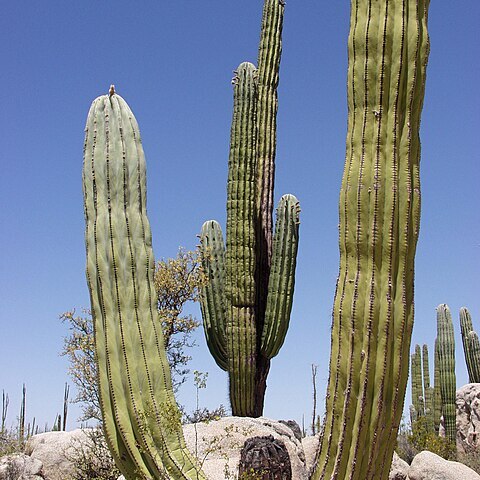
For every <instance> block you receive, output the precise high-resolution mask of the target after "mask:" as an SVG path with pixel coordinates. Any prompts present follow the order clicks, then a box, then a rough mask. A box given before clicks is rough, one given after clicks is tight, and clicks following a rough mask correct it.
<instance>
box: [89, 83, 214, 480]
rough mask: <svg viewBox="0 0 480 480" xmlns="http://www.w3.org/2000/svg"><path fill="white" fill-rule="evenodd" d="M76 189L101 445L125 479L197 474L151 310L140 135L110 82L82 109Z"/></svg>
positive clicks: (153, 307)
mask: <svg viewBox="0 0 480 480" xmlns="http://www.w3.org/2000/svg"><path fill="white" fill-rule="evenodd" d="M83 192H84V207H85V221H86V233H85V240H86V250H87V269H86V273H87V283H88V287H89V290H90V299H91V306H92V315H93V319H94V333H95V350H96V360H97V369H98V381H99V392H100V402H101V409H102V418H103V425H104V430H105V436H106V439H107V443H108V446H109V449H110V451H111V453H112V455H113V457H114V459H115V462H116V464H117V466H118V468H119V470H120V471H121V472H122V473H123V475H124V476H125V478H126V479H127V480H134V479H135V480H136V479H145V480H147V479H153V478H155V479H160V478H165V479H168V478H175V480H179V479H185V480H186V479H194V478H195V479H199V478H200V479H205V476H204V475H203V473H202V472H201V471H200V468H199V467H198V466H197V465H196V463H195V461H194V460H193V458H192V457H191V455H190V454H189V453H188V451H187V449H186V447H185V442H184V439H183V433H182V428H181V425H180V415H179V411H178V408H177V406H176V403H175V399H174V395H173V390H172V386H171V377H170V369H169V365H168V363H167V358H166V353H165V349H164V343H163V334H162V330H161V325H160V321H159V318H158V313H157V308H156V299H155V294H154V286H153V271H154V258H153V252H152V237H151V231H150V225H149V221H148V218H147V215H146V171H145V158H144V154H143V149H142V144H141V140H140V132H139V129H138V125H137V122H136V120H135V117H134V115H133V113H132V111H131V110H130V108H129V107H128V105H127V104H126V102H125V101H124V100H123V99H122V98H121V97H120V96H118V95H117V94H116V93H115V90H114V88H113V87H111V89H110V93H109V95H105V96H101V97H99V98H97V99H96V100H94V102H93V104H92V106H91V108H90V111H89V114H88V118H87V124H86V135H85V146H84V162H83Z"/></svg>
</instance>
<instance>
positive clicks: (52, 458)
mask: <svg viewBox="0 0 480 480" xmlns="http://www.w3.org/2000/svg"><path fill="white" fill-rule="evenodd" d="M88 444H89V436H88V429H84V430H82V429H76V430H72V431H71V432H47V433H40V434H38V435H33V436H32V437H30V438H29V439H28V441H27V444H26V446H25V453H26V454H27V455H30V456H31V457H32V458H33V459H37V460H40V461H41V462H42V464H43V473H44V476H45V478H46V479H47V480H65V479H67V478H70V477H71V475H73V473H74V471H75V468H74V462H73V460H74V458H75V457H76V456H78V452H79V450H80V449H83V448H85V446H86V445H88Z"/></svg>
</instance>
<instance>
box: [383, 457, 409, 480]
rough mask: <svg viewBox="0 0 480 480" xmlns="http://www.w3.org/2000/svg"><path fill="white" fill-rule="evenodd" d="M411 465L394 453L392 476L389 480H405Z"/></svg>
mask: <svg viewBox="0 0 480 480" xmlns="http://www.w3.org/2000/svg"><path fill="white" fill-rule="evenodd" d="M409 468H410V465H409V464H408V463H407V462H406V461H405V460H402V459H401V458H400V457H399V456H398V455H397V452H393V459H392V466H391V467H390V474H389V475H388V480H405V479H406V478H407V472H408V469H409Z"/></svg>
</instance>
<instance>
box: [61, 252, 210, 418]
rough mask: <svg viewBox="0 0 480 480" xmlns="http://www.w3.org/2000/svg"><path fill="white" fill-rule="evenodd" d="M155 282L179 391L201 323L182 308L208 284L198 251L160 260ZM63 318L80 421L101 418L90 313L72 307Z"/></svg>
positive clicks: (186, 372)
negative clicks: (80, 414)
mask: <svg viewBox="0 0 480 480" xmlns="http://www.w3.org/2000/svg"><path fill="white" fill-rule="evenodd" d="M154 281H155V289H156V293H157V298H158V303H157V305H158V310H159V312H160V318H161V319H162V330H163V334H164V337H165V348H166V351H167V358H168V361H169V364H170V368H171V371H172V381H173V387H174V390H175V391H177V390H178V388H179V387H180V385H181V384H182V383H184V382H185V380H186V375H187V374H188V373H189V370H188V368H187V364H188V362H189V361H190V360H191V356H190V355H188V354H187V352H186V350H187V349H188V348H189V347H192V346H193V345H194V343H195V342H194V341H193V340H192V338H191V335H192V332H193V331H194V330H195V329H196V328H197V327H198V326H199V323H198V322H197V320H196V319H195V318H194V317H193V316H192V315H185V314H183V309H184V306H185V304H186V303H187V302H190V301H193V302H195V301H197V300H198V295H199V288H200V287H201V286H202V285H204V284H205V282H206V276H205V274H204V272H203V270H202V268H201V264H200V262H199V257H198V254H197V252H191V251H186V250H184V249H182V248H180V249H179V251H178V254H177V257H176V258H173V259H168V260H160V261H158V262H157V264H156V266H155V277H154ZM60 318H61V320H62V321H63V322H67V323H68V324H69V328H70V335H68V336H67V337H65V339H64V346H63V350H62V352H61V354H62V355H65V356H67V357H68V359H69V361H70V368H69V374H70V376H71V378H72V380H73V383H74V384H75V385H76V387H77V391H78V394H77V397H76V398H75V399H74V400H73V401H74V402H76V403H82V404H83V406H82V412H83V414H82V417H81V419H80V420H82V421H87V420H90V419H95V420H98V421H101V414H100V401H99V395H98V387H97V381H96V375H97V371H96V363H95V347H94V336H93V335H94V333H93V321H92V316H91V313H90V311H89V310H84V311H83V314H82V315H80V316H78V315H75V310H73V311H70V312H66V313H63V314H62V315H61V316H60Z"/></svg>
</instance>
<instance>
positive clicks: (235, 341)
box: [225, 63, 257, 416]
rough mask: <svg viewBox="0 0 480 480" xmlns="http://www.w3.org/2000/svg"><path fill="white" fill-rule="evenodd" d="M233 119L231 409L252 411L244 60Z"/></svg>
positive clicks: (248, 76) (251, 241)
mask: <svg viewBox="0 0 480 480" xmlns="http://www.w3.org/2000/svg"><path fill="white" fill-rule="evenodd" d="M234 85H235V87H234V105H233V121H232V129H231V136H230V157H229V161H228V172H229V174H228V184H227V197H228V202H227V234H226V239H227V240H226V242H227V244H226V253H225V272H226V277H225V299H226V302H227V305H228V307H227V309H226V326H225V334H226V338H227V342H226V344H227V352H228V359H229V371H230V399H231V402H232V410H233V411H234V412H236V415H239V416H248V415H250V414H251V412H253V410H254V389H255V373H256V371H255V367H256V365H255V364H256V362H255V357H256V348H257V336H256V324H255V304H256V295H257V292H256V284H255V247H256V236H255V224H254V221H255V217H254V216H253V215H252V213H253V212H254V210H255V166H256V151H255V145H256V142H255V139H256V129H255V116H256V100H257V91H256V69H255V67H254V66H253V65H252V64H251V63H242V64H241V65H240V66H239V67H238V69H237V72H236V74H235V79H234Z"/></svg>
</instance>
